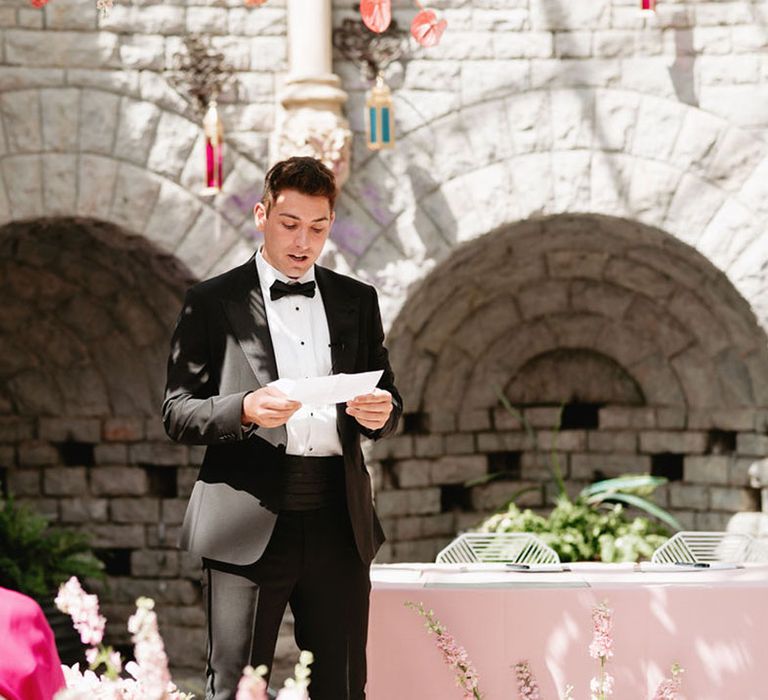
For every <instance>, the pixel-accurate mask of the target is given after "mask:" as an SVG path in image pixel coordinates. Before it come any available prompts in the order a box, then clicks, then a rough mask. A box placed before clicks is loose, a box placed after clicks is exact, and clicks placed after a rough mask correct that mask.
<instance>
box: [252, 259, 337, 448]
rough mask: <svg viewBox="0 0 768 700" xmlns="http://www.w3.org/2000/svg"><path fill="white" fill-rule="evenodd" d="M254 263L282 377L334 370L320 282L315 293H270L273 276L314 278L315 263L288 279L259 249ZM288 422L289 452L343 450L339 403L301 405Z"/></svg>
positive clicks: (278, 369) (307, 279)
mask: <svg viewBox="0 0 768 700" xmlns="http://www.w3.org/2000/svg"><path fill="white" fill-rule="evenodd" d="M256 267H257V269H258V272H259V283H260V284H261V293H262V294H263V295H264V307H265V309H266V312H267V323H268V324H269V334H270V336H271V337H272V347H273V348H274V350H275V361H276V363H277V374H278V377H280V379H284V378H285V379H301V378H309V377H321V376H326V375H329V374H331V371H332V362H331V337H330V333H329V332H328V319H327V318H326V316H325V306H323V299H322V297H321V296H320V289H319V288H318V287H317V286H316V287H315V296H313V297H311V298H310V297H305V296H302V295H301V294H293V295H291V296H284V297H282V298H280V299H276V300H275V301H272V298H271V296H270V293H269V288H270V287H271V286H272V283H273V282H274V281H275V280H281V281H282V282H286V283H289V284H290V283H292V282H309V281H314V280H315V268H314V266H313V267H312V268H310V270H309V271H308V272H307V273H306V274H304V275H302V277H300V278H299V279H298V280H294V279H290V278H289V277H287V276H286V275H284V274H283V273H282V272H280V271H279V270H276V269H275V268H274V267H272V266H271V265H270V264H269V263H268V262H267V261H266V260H264V256H263V255H262V254H261V250H259V252H258V253H256ZM285 427H286V429H287V431H288V444H287V446H286V453H287V454H289V455H302V456H305V457H329V456H332V455H340V454H341V440H340V439H339V433H338V430H337V428H336V406H335V404H327V405H325V406H307V405H302V407H301V408H300V409H299V410H298V411H296V413H294V414H293V415H292V416H291V417H290V418H289V419H288V422H287V423H286V426H285Z"/></svg>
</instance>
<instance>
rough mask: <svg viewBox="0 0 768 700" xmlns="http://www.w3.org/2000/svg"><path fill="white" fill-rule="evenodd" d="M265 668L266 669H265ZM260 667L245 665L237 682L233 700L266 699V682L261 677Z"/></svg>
mask: <svg viewBox="0 0 768 700" xmlns="http://www.w3.org/2000/svg"><path fill="white" fill-rule="evenodd" d="M265 670H266V669H265ZM260 671H261V667H260V668H259V669H253V668H252V667H251V666H246V667H245V669H243V675H242V677H241V678H240V682H239V683H238V684H237V695H236V696H235V700H267V684H266V682H265V681H264V678H262V675H263V674H262V673H261V672H260Z"/></svg>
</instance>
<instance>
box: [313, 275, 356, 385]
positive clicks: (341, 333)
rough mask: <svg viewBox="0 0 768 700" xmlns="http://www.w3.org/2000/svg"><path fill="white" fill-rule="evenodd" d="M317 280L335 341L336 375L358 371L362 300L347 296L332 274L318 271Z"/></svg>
mask: <svg viewBox="0 0 768 700" xmlns="http://www.w3.org/2000/svg"><path fill="white" fill-rule="evenodd" d="M315 279H316V280H317V286H318V287H319V289H320V294H321V295H322V297H323V306H324V307H325V317H326V319H327V320H328V332H329V334H330V338H331V362H332V365H333V373H334V374H340V373H342V372H354V371H355V358H356V356H357V339H358V331H359V324H360V298H359V297H349V296H344V295H343V293H342V292H341V290H340V289H339V285H338V283H336V282H335V280H334V279H333V277H332V276H331V274H330V273H329V272H328V271H327V270H325V269H324V268H322V267H316V268H315Z"/></svg>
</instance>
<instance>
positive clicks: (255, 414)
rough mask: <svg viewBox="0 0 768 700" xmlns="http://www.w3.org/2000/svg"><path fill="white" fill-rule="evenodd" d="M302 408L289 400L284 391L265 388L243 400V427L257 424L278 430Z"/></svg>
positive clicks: (296, 402) (253, 392)
mask: <svg viewBox="0 0 768 700" xmlns="http://www.w3.org/2000/svg"><path fill="white" fill-rule="evenodd" d="M300 408H301V404H300V403H299V402H298V401H293V400H291V399H289V398H288V397H287V396H286V395H285V394H284V393H283V392H282V391H279V390H278V389H275V388H273V387H270V386H265V387H263V388H261V389H257V390H256V391H252V392H251V393H250V394H246V396H245V398H244V399H243V415H242V417H241V422H242V423H243V425H248V424H249V423H255V424H256V425H258V426H259V427H261V428H276V427H277V426H279V425H285V424H286V423H287V422H288V419H289V418H290V417H291V416H292V415H293V414H294V413H296V411H298V410H299V409H300Z"/></svg>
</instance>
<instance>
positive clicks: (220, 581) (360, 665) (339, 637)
mask: <svg viewBox="0 0 768 700" xmlns="http://www.w3.org/2000/svg"><path fill="white" fill-rule="evenodd" d="M203 589H204V590H203V593H204V597H205V600H206V603H207V606H206V607H207V614H208V667H207V669H206V676H207V684H206V700H235V695H236V693H237V684H238V682H239V680H240V677H241V675H242V671H243V668H244V667H245V666H246V665H248V664H250V665H251V666H253V667H256V666H258V665H260V664H265V665H266V666H268V667H270V668H271V666H272V662H273V657H274V653H275V645H276V643H277V636H278V631H279V628H280V623H281V621H282V617H283V613H284V612H285V607H286V605H287V604H289V605H290V606H291V611H292V612H293V616H294V620H295V627H294V635H295V638H296V644H297V645H298V647H299V649H301V650H308V651H311V652H312V653H313V655H314V657H315V661H314V663H313V664H312V666H311V667H310V670H311V678H310V679H311V682H310V686H309V694H310V697H311V698H312V700H363V699H364V698H365V682H366V660H365V645H366V641H367V637H368V601H369V595H370V590H371V583H370V576H369V566H368V564H364V563H363V562H362V560H361V559H360V555H359V554H358V551H357V547H356V546H355V541H354V536H353V534H352V527H351V524H350V522H349V515H348V513H347V508H346V505H345V504H342V505H339V506H337V507H330V508H322V509H318V510H310V511H283V512H281V513H280V514H279V516H278V518H277V523H276V525H275V529H274V532H273V534H272V537H271V539H270V541H269V544H268V545H267V548H266V550H265V552H264V555H263V556H262V557H261V559H259V560H258V561H257V562H256V563H255V564H250V565H247V566H237V565H234V564H226V563H222V562H216V561H211V560H208V559H205V560H203Z"/></svg>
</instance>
